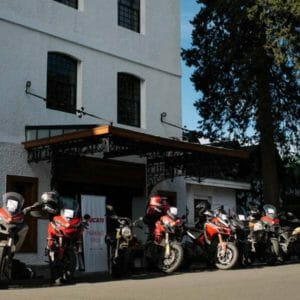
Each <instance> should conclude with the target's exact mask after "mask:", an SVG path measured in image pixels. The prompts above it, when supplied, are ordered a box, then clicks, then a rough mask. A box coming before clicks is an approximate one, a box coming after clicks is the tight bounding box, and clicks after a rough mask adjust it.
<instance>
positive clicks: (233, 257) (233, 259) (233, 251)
mask: <svg viewBox="0 0 300 300" xmlns="http://www.w3.org/2000/svg"><path fill="white" fill-rule="evenodd" d="M238 258H239V251H238V249H237V247H236V246H235V244H233V243H231V242H228V243H227V247H226V252H225V255H221V251H220V248H219V247H218V249H217V253H216V258H215V259H216V261H215V266H216V267H217V268H218V269H220V270H229V269H232V268H233V267H235V265H236V264H237V262H238Z"/></svg>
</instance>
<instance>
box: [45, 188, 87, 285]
mask: <svg viewBox="0 0 300 300" xmlns="http://www.w3.org/2000/svg"><path fill="white" fill-rule="evenodd" d="M42 202H43V203H44V205H45V206H44V208H43V209H44V210H46V211H48V212H49V213H51V214H52V217H51V218H50V222H49V224H48V237H47V248H46V255H47V256H48V258H49V263H50V271H51V279H52V281H53V282H55V283H62V282H67V281H69V280H71V279H72V278H73V276H74V272H75V270H76V267H77V266H78V267H79V269H83V268H84V264H83V257H82V234H83V231H84V229H86V228H88V220H89V219H90V216H89V215H85V216H84V218H83V219H82V218H81V216H80V215H79V207H78V205H77V204H74V203H73V202H72V205H69V206H67V205H62V204H60V205H61V207H60V210H59V211H58V195H57V194H56V193H55V192H47V193H44V194H43V195H42ZM54 213H55V214H54ZM53 214H54V215H53Z"/></svg>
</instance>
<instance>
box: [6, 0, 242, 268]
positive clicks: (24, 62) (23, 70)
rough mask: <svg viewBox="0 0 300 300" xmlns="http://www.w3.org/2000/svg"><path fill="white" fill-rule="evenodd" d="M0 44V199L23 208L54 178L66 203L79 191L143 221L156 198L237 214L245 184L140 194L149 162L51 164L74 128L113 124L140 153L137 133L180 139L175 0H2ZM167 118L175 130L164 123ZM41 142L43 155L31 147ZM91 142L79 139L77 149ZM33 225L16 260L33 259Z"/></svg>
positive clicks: (185, 183) (36, 239)
mask: <svg viewBox="0 0 300 300" xmlns="http://www.w3.org/2000/svg"><path fill="white" fill-rule="evenodd" d="M0 37H1V45H0V71H1V73H0V74H1V75H0V76H1V80H0V95H1V96H0V104H1V110H0V122H1V131H0V166H1V169H0V193H1V194H3V193H5V192H6V191H10V190H15V191H19V192H21V193H22V194H23V195H24V197H25V198H26V201H27V204H30V203H32V202H34V201H37V200H38V199H39V197H40V195H41V194H42V193H43V192H44V191H48V190H50V188H51V185H52V186H53V182H54V181H55V184H58V190H59V192H60V193H61V194H62V196H65V197H73V198H74V201H76V200H78V199H80V195H81V194H96V195H102V196H105V197H106V198H107V200H108V201H109V202H111V203H113V204H114V205H115V206H116V208H117V209H119V211H122V212H125V213H128V214H131V215H132V216H133V217H136V216H138V215H141V214H143V212H144V209H145V204H146V196H147V195H148V194H149V193H154V192H161V193H165V194H169V195H170V196H171V197H172V198H173V199H175V203H176V205H178V207H179V209H180V211H181V212H182V213H185V207H186V206H187V207H188V208H189V210H190V211H191V212H192V211H193V205H194V202H195V201H197V200H199V199H207V200H208V201H210V202H212V204H213V205H217V204H220V203H225V205H226V207H227V208H233V209H234V207H235V191H236V189H245V188H246V189H247V188H248V185H247V184H243V183H236V182H235V183H234V182H232V181H224V180H215V181H212V180H209V179H205V180H204V181H201V182H200V183H199V182H198V181H193V180H191V179H189V180H187V179H184V177H178V178H175V180H173V181H172V180H165V181H162V182H161V183H159V185H157V186H155V187H154V188H153V190H151V191H149V190H147V184H146V174H145V169H146V167H145V163H146V158H145V155H143V156H142V157H140V156H135V158H132V157H131V158H128V157H127V158H124V157H121V158H118V159H115V160H113V161H112V160H109V161H107V160H102V158H103V153H102V154H101V153H100V154H99V153H98V152H99V151H94V152H97V154H95V155H91V153H93V152H89V153H88V155H87V157H85V158H82V159H75V160H72V159H71V160H67V161H66V160H63V161H59V162H57V163H56V164H55V165H54V164H53V161H51V163H49V162H47V158H49V159H53V156H52V154H53V152H51V153H52V154H50V156H49V157H48V156H47V155H48V154H49V153H50V152H49V149H50V148H49V147H51V146H49V145H50V144H51V143H52V142H53V143H56V141H55V140H54V139H55V138H54V136H58V135H62V134H64V135H65V136H67V135H66V133H69V132H73V135H72V133H70V137H71V140H72V141H73V140H74V137H75V135H74V130H82V129H87V130H90V132H92V131H93V130H92V129H91V128H92V127H91V126H92V125H105V124H106V125H109V126H111V125H113V126H114V127H117V128H119V129H120V130H121V131H118V130H117V131H116V133H112V134H111V133H110V132H109V133H107V135H106V136H111V135H113V137H115V136H118V134H119V133H120V134H121V135H122V134H123V136H121V138H124V135H126V134H127V133H128V134H129V135H130V141H131V142H132V143H134V145H135V146H137V145H141V144H143V142H141V143H140V141H139V138H141V141H144V138H143V137H144V136H145V139H146V140H147V143H148V142H149V141H150V140H152V139H151V136H156V137H161V138H166V139H168V140H169V138H172V139H170V143H172V141H173V140H174V138H175V139H177V140H178V139H181V135H182V130H181V129H180V128H179V127H180V126H181V103H180V100H181V99H180V78H181V70H180V17H179V1H176V0H175V1H174V0H164V1H160V0H151V1H146V0H119V1H117V0H109V1H107V0H26V1H23V0H2V1H1V3H0ZM37 96H38V97H37ZM82 107H83V108H84V109H82ZM163 112H165V113H166V114H167V117H166V118H167V120H168V121H170V122H171V123H172V124H175V125H177V127H176V126H175V127H174V126H170V125H168V124H166V123H164V122H162V119H161V116H162V115H161V114H162V113H163ZM85 113H87V114H85ZM80 114H81V115H82V117H81V118H79V117H78V116H79V115H80ZM91 115H94V117H93V116H91ZM95 117H98V118H95ZM123 129H127V130H129V131H122V130H123ZM134 132H137V133H139V135H138V137H137V138H135V136H134ZM75 134H76V133H75ZM77 137H78V136H76V138H77ZM42 138H45V139H46V140H44V142H42V146H41V147H40V148H38V147H36V146H32V145H33V144H34V142H35V141H39V140H40V139H42ZM93 138H94V135H93ZM24 141H27V146H28V145H29V146H28V147H26V144H25V148H26V149H24V145H23V144H22V142H24ZM45 141H46V142H45ZM49 141H51V143H50V144H49ZM89 141H90V140H88V139H87V138H84V139H83V142H82V141H81V142H82V144H80V147H79V148H80V150H81V151H82V148H83V147H84V143H85V142H86V143H87V144H88V146H90V144H89ZM164 141H165V140H158V141H156V140H155V141H154V144H155V142H157V143H158V145H159V146H161V145H163V144H164ZM63 142H64V143H65V142H66V141H65V138H64V137H63ZM30 143H33V144H30ZM118 143H119V141H118V142H116V141H114V145H116V146H119V144H118ZM161 143H162V144H161ZM182 143H183V142H182ZM126 145H127V144H126ZM130 145H131V146H130V147H132V144H130ZM143 145H144V144H143ZM145 145H146V146H147V145H148V144H145ZM176 145H177V144H176ZM176 145H175V144H174V147H175V146H176ZM97 146H98V147H99V145H97ZM101 146H103V145H101V143H100V147H101ZM110 146H111V145H110ZM68 147H70V144H68ZM164 147H165V146H164ZM172 147H173V146H172ZM32 149H33V151H31V150H32ZM41 149H42V150H41ZM51 149H52V148H51ZM72 149H73V148H72ZM116 149H117V148H116ZM130 149H132V148H130ZM164 149H166V148H164ZM26 150H28V151H29V153H28V152H27V151H26ZM30 151H31V152H30ZM47 151H48V152H47ZM164 151H166V150H164ZM197 151H198V150H197ZM199 151H200V152H201V151H202V150H199ZM222 151H223V150H220V153H221V155H223V154H224V155H225V156H226V155H227V154H226V153H227V151H225V150H224V151H223V152H222ZM100 152H101V151H100ZM145 152H147V151H146V150H145V148H143V154H145ZM204 152H205V151H204ZM30 153H31V154H32V153H33V154H32V155H33V156H30ZM82 153H83V152H82ZM82 153H81V154H82ZM124 153H125V152H124ZM124 153H123V154H124ZM64 154H66V153H64ZM136 154H139V152H137V153H136ZM234 155H235V154H233V156H234ZM122 156H124V155H122ZM229 156H231V154H230V155H229ZM237 156H239V154H237ZM242 156H243V155H242ZM28 159H29V161H30V162H29V161H28ZM32 161H36V162H37V163H34V162H32ZM129 161H130V162H134V163H129ZM54 179H55V180H54ZM120 197H121V198H122V201H121V200H120ZM224 201H225V202H224ZM189 217H190V218H191V220H192V219H193V212H192V213H191V215H190V216H189ZM28 222H31V223H32V224H31V230H30V232H29V236H28V240H27V242H26V245H25V246H26V248H24V249H23V250H24V251H25V252H24V253H22V254H21V255H20V256H21V258H22V259H24V260H25V261H26V262H28V263H36V264H40V263H43V262H44V260H45V257H44V248H45V244H46V224H47V221H46V220H38V221H36V220H32V219H30V220H28ZM35 222H37V224H35Z"/></svg>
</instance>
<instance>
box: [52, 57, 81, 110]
mask: <svg viewBox="0 0 300 300" xmlns="http://www.w3.org/2000/svg"><path fill="white" fill-rule="evenodd" d="M76 86H77V60H75V59H73V58H71V57H69V56H67V55H65V54H60V53H55V52H52V53H48V70H47V108H50V109H56V110H60V111H65V112H70V113H75V112H76V93H77V91H76V90H77V89H76Z"/></svg>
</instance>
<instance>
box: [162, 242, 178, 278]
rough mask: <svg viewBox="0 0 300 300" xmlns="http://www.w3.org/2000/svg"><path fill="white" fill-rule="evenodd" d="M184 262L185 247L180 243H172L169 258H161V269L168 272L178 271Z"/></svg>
mask: <svg viewBox="0 0 300 300" xmlns="http://www.w3.org/2000/svg"><path fill="white" fill-rule="evenodd" d="M182 262H183V248H182V245H181V244H180V243H177V242H171V243H170V255H169V257H168V258H164V257H162V258H161V262H160V263H159V269H160V270H161V271H163V272H165V273H167V274H169V273H172V272H174V271H176V270H177V269H178V268H179V267H180V266H181V264H182Z"/></svg>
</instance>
